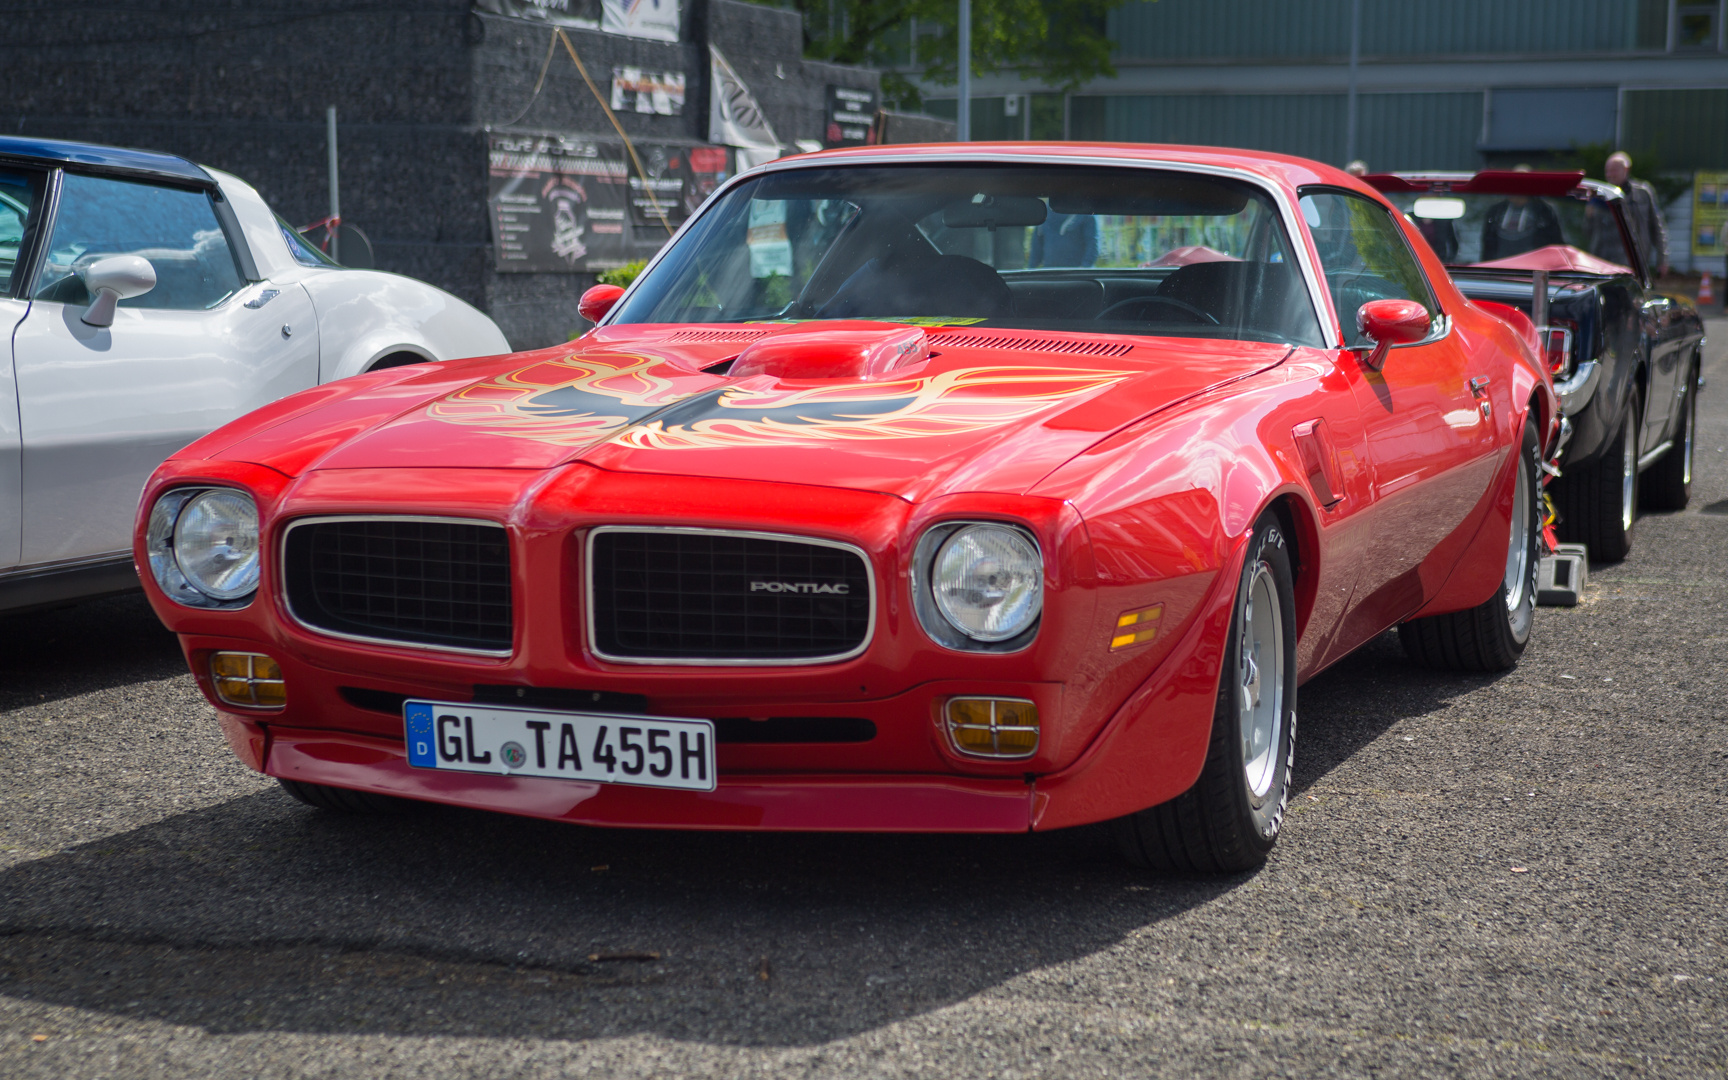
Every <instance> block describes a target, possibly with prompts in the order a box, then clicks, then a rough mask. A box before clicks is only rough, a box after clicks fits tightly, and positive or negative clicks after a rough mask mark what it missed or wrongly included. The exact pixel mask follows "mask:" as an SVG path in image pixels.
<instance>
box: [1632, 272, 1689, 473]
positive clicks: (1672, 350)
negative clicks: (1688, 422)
mask: <svg viewBox="0 0 1728 1080" xmlns="http://www.w3.org/2000/svg"><path fill="white" fill-rule="evenodd" d="M1679 312H1680V309H1679V307H1678V305H1676V304H1675V303H1674V301H1673V300H1672V299H1671V298H1669V297H1666V296H1660V295H1655V294H1650V293H1646V294H1645V297H1644V303H1643V308H1642V314H1643V319H1642V324H1643V328H1644V339H1645V341H1646V342H1647V343H1648V346H1649V349H1650V367H1649V369H1648V375H1649V382H1648V385H1647V386H1646V388H1645V394H1644V416H1643V427H1644V430H1643V431H1642V432H1640V433H1639V438H1638V453H1639V454H1645V453H1648V452H1649V451H1650V450H1652V449H1654V448H1655V447H1657V446H1658V445H1660V444H1661V442H1662V440H1663V439H1665V438H1667V437H1668V433H1669V430H1670V428H1669V421H1670V420H1671V419H1673V417H1674V413H1675V410H1674V404H1675V399H1676V397H1677V393H1676V392H1677V391H1678V389H1679V386H1680V361H1681V359H1682V356H1681V346H1682V345H1684V343H1685V342H1684V338H1683V336H1682V335H1683V334H1684V330H1683V328H1682V323H1681V320H1680V319H1679V318H1677V317H1676V316H1678V315H1679Z"/></svg>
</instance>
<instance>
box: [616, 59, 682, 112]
mask: <svg viewBox="0 0 1728 1080" xmlns="http://www.w3.org/2000/svg"><path fill="white" fill-rule="evenodd" d="M612 111H613V112H639V113H658V114H660V115H661V116H678V115H681V114H682V113H683V112H684V73H683V72H682V71H643V70H642V69H641V68H634V67H615V68H613V69H612Z"/></svg>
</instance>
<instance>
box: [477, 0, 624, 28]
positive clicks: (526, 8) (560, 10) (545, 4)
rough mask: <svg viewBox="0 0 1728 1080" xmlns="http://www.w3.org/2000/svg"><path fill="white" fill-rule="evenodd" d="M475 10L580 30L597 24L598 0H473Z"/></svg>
mask: <svg viewBox="0 0 1728 1080" xmlns="http://www.w3.org/2000/svg"><path fill="white" fill-rule="evenodd" d="M474 10H475V11H484V12H486V13H487V14H489V15H508V16H510V17H511V18H513V19H529V20H531V21H533V22H543V23H551V24H552V25H553V26H573V27H576V28H577V29H580V30H595V29H598V28H599V26H600V0H474Z"/></svg>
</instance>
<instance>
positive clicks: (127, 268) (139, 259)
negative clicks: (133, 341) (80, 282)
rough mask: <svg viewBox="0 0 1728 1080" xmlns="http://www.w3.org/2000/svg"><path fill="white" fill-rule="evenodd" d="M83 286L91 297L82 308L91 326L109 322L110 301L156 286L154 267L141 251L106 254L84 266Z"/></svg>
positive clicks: (111, 311)
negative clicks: (133, 253)
mask: <svg viewBox="0 0 1728 1080" xmlns="http://www.w3.org/2000/svg"><path fill="white" fill-rule="evenodd" d="M84 287H85V288H86V289H89V290H90V295H92V296H94V297H95V299H94V300H92V301H91V302H90V307H89V308H88V309H87V310H86V311H85V312H84V315H83V319H84V321H85V322H86V323H88V324H89V325H91V326H113V325H114V305H115V304H118V303H119V302H120V301H122V300H129V299H131V298H132V297H134V296H143V295H144V294H145V293H147V292H149V291H150V290H151V289H154V288H155V287H156V268H155V267H154V266H151V265H150V260H149V259H146V258H144V256H142V255H110V256H108V258H106V259H97V260H96V261H95V262H93V263H91V264H90V265H89V266H87V267H85V268H84Z"/></svg>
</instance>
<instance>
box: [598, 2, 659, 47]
mask: <svg viewBox="0 0 1728 1080" xmlns="http://www.w3.org/2000/svg"><path fill="white" fill-rule="evenodd" d="M600 29H602V30H604V31H606V32H607V33H609V34H623V35H625V36H626V37H639V38H649V39H651V40H654V41H677V40H678V0H600Z"/></svg>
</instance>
